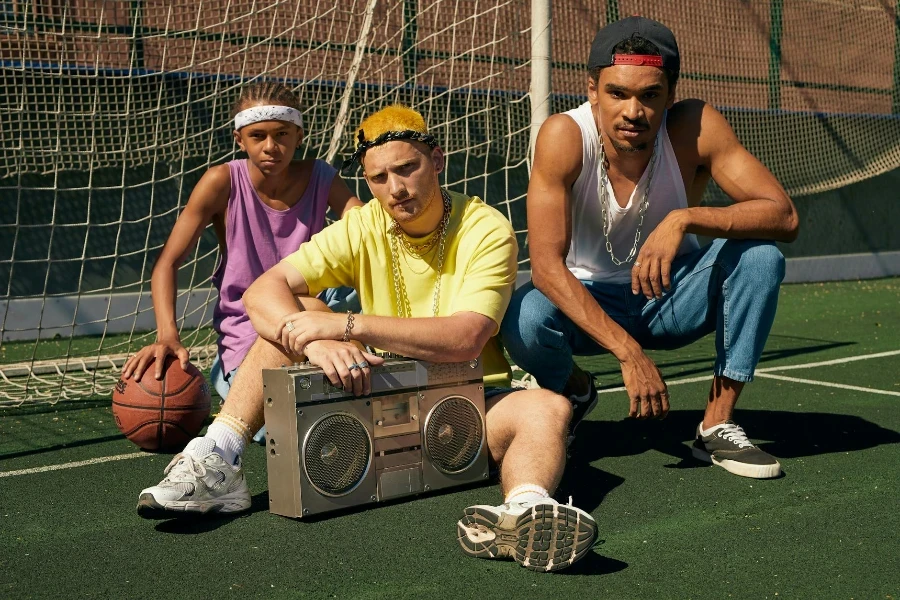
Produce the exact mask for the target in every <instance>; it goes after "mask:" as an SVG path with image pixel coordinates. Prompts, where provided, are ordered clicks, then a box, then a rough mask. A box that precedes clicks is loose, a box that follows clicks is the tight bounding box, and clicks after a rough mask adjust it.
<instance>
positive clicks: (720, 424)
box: [700, 421, 725, 437]
mask: <svg viewBox="0 0 900 600" xmlns="http://www.w3.org/2000/svg"><path fill="white" fill-rule="evenodd" d="M724 424H725V423H719V424H718V425H713V426H712V427H710V428H709V429H703V421H700V435H702V436H703V437H706V436H708V435H710V434H711V433H712V432H713V431H715V430H716V429H718V428H719V427H721V426H722V425H724Z"/></svg>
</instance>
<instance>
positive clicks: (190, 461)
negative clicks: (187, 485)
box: [163, 453, 206, 482]
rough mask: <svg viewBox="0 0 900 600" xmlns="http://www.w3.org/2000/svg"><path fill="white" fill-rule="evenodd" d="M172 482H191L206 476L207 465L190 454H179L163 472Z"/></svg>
mask: <svg viewBox="0 0 900 600" xmlns="http://www.w3.org/2000/svg"><path fill="white" fill-rule="evenodd" d="M163 474H164V475H166V479H168V480H169V481H172V482H190V481H192V480H194V479H197V478H200V477H204V476H205V475H206V465H204V464H203V463H202V462H200V461H198V460H197V459H196V458H194V457H193V456H191V455H190V454H184V453H182V454H178V455H177V456H175V458H173V459H172V462H170V463H169V465H168V466H167V467H166V470H165V471H163Z"/></svg>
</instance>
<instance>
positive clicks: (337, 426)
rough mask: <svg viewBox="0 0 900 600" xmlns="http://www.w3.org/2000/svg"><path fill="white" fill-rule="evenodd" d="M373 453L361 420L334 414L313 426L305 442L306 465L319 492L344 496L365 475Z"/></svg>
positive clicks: (306, 469)
mask: <svg viewBox="0 0 900 600" xmlns="http://www.w3.org/2000/svg"><path fill="white" fill-rule="evenodd" d="M371 453H372V443H371V441H370V440H369V433H368V431H366V428H365V426H364V425H363V424H362V423H361V422H360V421H359V419H357V418H355V417H353V416H351V415H349V414H347V413H331V414H328V415H325V416H324V417H322V418H321V419H319V421H318V422H317V423H316V424H315V425H313V426H312V427H310V429H309V432H308V433H307V435H306V441H305V442H304V444H303V468H304V469H305V471H306V476H307V478H308V479H309V482H310V483H311V484H312V485H313V487H315V488H316V489H317V490H318V491H319V492H321V493H322V494H325V495H327V496H343V495H345V494H349V493H350V492H352V491H353V490H354V488H356V486H357V485H359V483H360V482H361V481H362V480H363V478H364V477H365V476H366V472H367V471H368V469H369V464H370V458H371Z"/></svg>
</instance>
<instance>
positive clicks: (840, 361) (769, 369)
mask: <svg viewBox="0 0 900 600" xmlns="http://www.w3.org/2000/svg"><path fill="white" fill-rule="evenodd" d="M898 354H900V350H890V351H888V352H877V353H875V354H861V355H859V356H848V357H846V358H836V359H834V360H824V361H821V362H812V363H805V364H802V365H786V366H783V367H766V368H765V369H756V376H757V377H769V378H770V379H783V380H785V381H794V382H796V383H809V384H812V385H824V386H827V387H837V388H842V389H845V390H854V391H858V392H872V393H873V394H887V395H889V396H900V392H890V391H887V390H877V389H874V388H865V387H857V386H853V385H844V384H841V383H829V382H827V381H814V380H812V379H796V378H791V377H785V376H783V375H769V373H771V372H773V371H787V370H789V369H811V368H813V367H824V366H828V365H839V364H843V363H848V362H853V361H857V360H869V359H872V358H883V357H885V356H896V355H898ZM711 379H712V375H702V376H700V377H685V378H684V379H673V380H671V381H666V385H667V386H670V385H681V384H683V383H698V382H700V381H710V380H711ZM624 391H625V387H624V386H620V387H614V388H607V389H605V390H598V391H597V393H598V394H608V393H610V392H624Z"/></svg>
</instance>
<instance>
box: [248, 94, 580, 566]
mask: <svg viewBox="0 0 900 600" xmlns="http://www.w3.org/2000/svg"><path fill="white" fill-rule="evenodd" d="M357 138H358V140H359V145H358V147H357V150H356V152H355V153H354V155H353V157H352V158H351V159H350V161H348V163H349V164H352V163H353V162H354V161H356V160H358V161H359V162H360V164H361V165H362V167H363V175H364V176H365V179H366V183H368V185H369V189H370V190H371V191H372V194H373V196H375V198H376V201H373V202H369V203H368V204H367V205H366V206H364V207H362V208H359V209H354V210H352V211H351V212H350V214H349V215H347V217H346V218H344V219H342V220H341V221H339V222H336V223H334V224H333V225H331V226H329V227H327V228H325V229H324V230H323V231H322V232H320V233H319V234H317V235H315V236H313V238H312V239H311V240H310V241H309V242H307V243H305V244H303V245H302V246H301V247H300V249H299V250H297V252H295V253H294V254H292V255H290V256H288V257H287V258H285V259H284V260H283V261H282V262H281V263H280V264H279V265H277V266H276V267H275V268H273V269H271V270H270V271H269V272H267V273H266V274H264V275H263V276H262V277H260V278H259V279H257V281H256V282H255V283H254V284H253V285H252V286H251V287H250V288H249V289H248V290H247V292H246V294H245V295H244V303H245V305H246V307H247V312H248V314H249V315H250V318H251V320H252V321H253V325H254V327H255V328H256V330H257V331H258V332H259V334H260V337H261V338H263V339H265V340H269V341H270V342H272V344H273V345H277V346H280V347H281V348H283V349H284V350H285V351H287V352H290V353H293V354H295V355H302V356H305V357H306V359H307V360H309V361H310V362H311V363H313V364H315V365H318V366H319V367H321V368H322V369H323V370H324V372H325V373H326V374H327V375H328V377H329V378H330V379H331V380H332V382H333V383H335V384H340V385H342V386H344V387H345V389H352V390H353V391H354V393H355V394H357V395H362V394H367V393H368V392H369V390H370V388H369V385H370V384H369V375H370V373H369V365H370V364H373V365H375V364H379V363H380V362H381V360H382V359H381V358H380V357H378V356H375V355H373V354H369V353H368V352H366V351H365V349H364V346H371V347H375V348H379V349H382V350H386V351H390V352H394V353H398V354H401V355H403V356H408V357H412V358H417V359H420V360H426V361H433V362H458V361H466V360H471V359H473V358H476V357H478V356H482V357H483V361H484V369H485V384H486V385H485V399H486V409H487V415H486V427H487V443H488V450H489V452H490V457H491V459H492V460H493V461H495V462H496V463H497V464H498V465H500V468H501V482H502V488H503V492H504V494H505V500H504V504H501V505H500V506H481V505H479V506H471V507H468V508H466V509H465V511H464V514H463V517H462V518H461V519H460V520H459V522H458V523H457V534H458V538H459V541H460V545H461V547H462V549H463V551H464V552H466V553H467V554H469V555H471V556H476V557H481V558H501V557H510V558H514V559H515V560H516V561H517V562H519V563H520V564H522V565H523V566H525V567H527V568H530V569H533V570H538V571H550V570H558V569H561V568H565V567H567V566H569V565H571V564H572V563H573V562H575V561H576V560H578V559H579V558H581V557H582V556H584V555H585V554H586V553H587V552H588V550H589V549H590V547H591V545H592V544H593V541H594V539H595V538H596V533H597V528H596V524H595V523H594V520H593V519H592V518H591V516H590V515H589V514H587V513H585V512H584V511H582V510H580V509H577V508H575V507H573V506H569V505H566V506H562V505H559V504H558V503H557V502H556V501H555V500H553V499H552V498H551V497H550V492H552V491H553V490H554V489H555V487H556V486H557V484H558V483H559V479H560V477H561V476H562V472H563V467H564V466H565V453H566V450H565V440H566V436H567V432H568V424H569V420H570V418H571V415H572V407H571V404H570V402H569V400H568V399H567V398H565V397H563V396H560V395H559V394H556V393H553V392H550V391H547V390H512V389H510V388H508V387H506V386H508V385H509V377H510V371H509V364H508V363H507V362H506V360H505V359H504V357H503V354H502V351H501V348H500V345H499V343H498V341H497V338H496V335H497V332H498V331H499V326H500V322H501V321H502V319H503V314H504V313H505V311H506V307H507V305H508V303H509V299H510V296H511V294H512V289H513V286H514V283H515V275H516V265H517V263H516V259H517V252H518V248H517V244H516V238H515V235H514V233H513V230H512V227H511V226H510V224H509V222H508V221H507V220H506V219H505V218H504V217H503V215H501V214H500V213H499V212H498V211H497V210H495V209H494V208H491V207H489V206H488V205H486V204H485V203H484V202H482V201H481V200H480V199H478V198H470V197H466V196H464V195H461V194H455V193H450V192H447V191H446V190H443V189H441V187H440V183H439V180H438V174H439V173H440V172H441V171H442V170H443V169H444V153H443V151H442V150H441V148H440V147H439V146H438V144H437V142H436V140H435V138H434V137H433V136H432V135H431V134H429V133H428V129H427V127H426V125H425V121H424V119H423V118H422V116H421V115H420V114H419V113H417V112H416V111H414V110H412V109H410V108H407V107H404V106H391V107H388V108H385V109H383V110H380V111H378V112H376V113H374V114H372V115H370V116H369V117H368V118H366V119H365V120H364V121H363V122H362V124H361V125H360V128H359V131H358V135H357ZM338 282H340V283H338ZM335 285H352V286H353V287H355V288H356V289H357V290H358V292H359V297H360V301H361V303H362V308H363V310H362V313H361V314H358V315H354V314H334V313H331V312H328V311H327V309H325V308H324V306H320V304H321V303H319V305H317V304H316V301H315V298H314V296H315V294H316V293H318V291H319V290H321V289H325V288H329V287H334V286H335ZM295 298H299V300H300V304H301V305H302V310H300V311H299V312H298V310H297V302H296V300H295ZM254 408H255V407H254ZM261 414H262V407H259V408H258V409H256V410H255V411H254V412H253V413H252V414H248V417H247V418H249V419H255V418H258V415H261ZM255 424H256V423H255V422H252V423H250V425H251V429H252V426H254V425H255ZM523 532H527V541H526V543H524V544H523V543H522V539H523V538H522V536H523ZM509 540H512V541H509Z"/></svg>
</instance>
